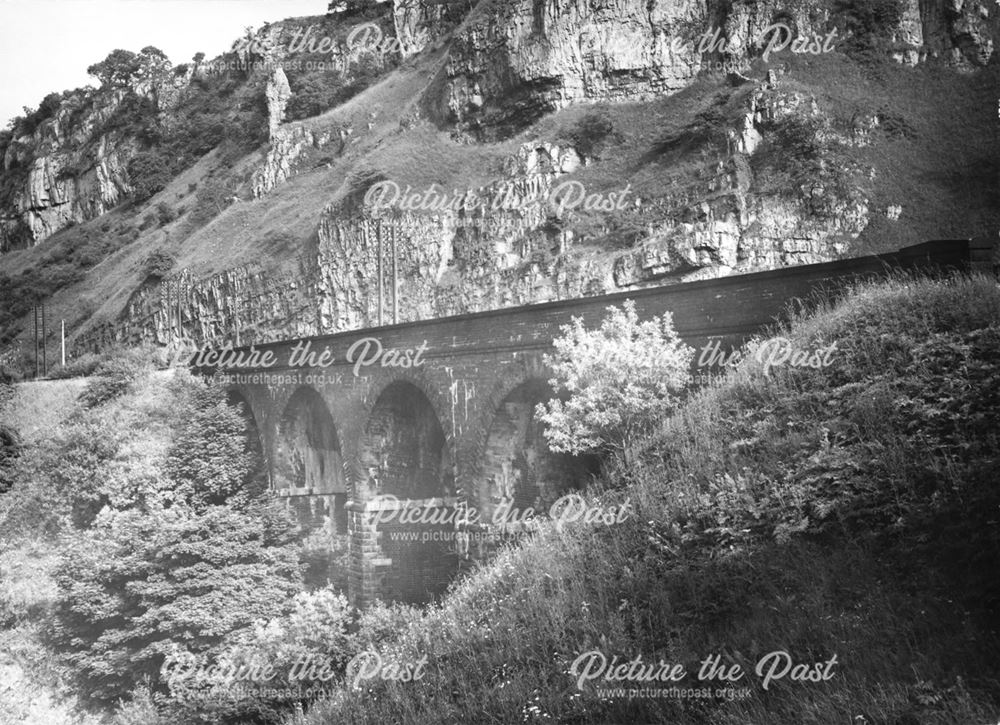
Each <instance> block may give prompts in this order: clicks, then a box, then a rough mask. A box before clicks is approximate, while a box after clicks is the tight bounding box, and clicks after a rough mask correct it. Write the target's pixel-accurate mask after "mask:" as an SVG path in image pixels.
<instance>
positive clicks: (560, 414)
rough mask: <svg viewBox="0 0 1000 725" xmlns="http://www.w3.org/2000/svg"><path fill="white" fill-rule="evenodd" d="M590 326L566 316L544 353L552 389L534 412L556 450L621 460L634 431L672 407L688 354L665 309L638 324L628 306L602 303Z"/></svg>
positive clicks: (644, 428)
mask: <svg viewBox="0 0 1000 725" xmlns="http://www.w3.org/2000/svg"><path fill="white" fill-rule="evenodd" d="M608 313H609V314H608V316H607V317H606V318H605V319H604V320H603V322H602V323H601V326H600V327H599V328H598V329H596V330H588V329H586V328H585V327H584V326H583V320H582V319H580V318H573V322H572V323H571V324H569V325H564V326H563V327H562V329H561V332H562V335H561V336H560V337H559V338H557V339H556V340H554V341H553V345H554V346H555V348H556V353H555V355H551V356H549V355H546V356H545V363H546V364H547V365H550V366H551V367H552V369H553V371H554V373H555V377H554V378H553V379H552V380H551V381H549V382H550V385H552V387H553V389H554V390H555V392H556V393H557V394H559V393H563V392H565V393H568V398H567V399H566V400H561V399H558V398H555V399H553V400H550V401H549V402H548V403H542V404H540V405H539V406H538V408H537V409H536V415H537V416H538V418H539V420H541V421H542V423H544V424H545V426H546V428H545V438H546V440H547V441H548V443H549V448H551V449H552V450H553V451H555V452H557V453H585V452H599V451H610V452H613V453H615V454H618V455H621V456H622V457H623V459H624V462H625V463H626V464H628V463H630V461H631V451H632V448H633V446H634V444H635V443H636V441H637V440H638V439H639V437H640V436H642V435H643V434H645V433H647V432H649V430H650V429H651V427H652V426H653V425H655V424H656V423H657V421H659V420H661V419H663V418H664V417H665V416H666V415H667V414H669V413H670V412H671V411H672V410H673V409H674V408H675V406H676V405H677V402H678V394H679V393H680V392H681V391H683V389H684V387H685V385H686V384H687V382H688V381H689V379H690V373H689V370H690V364H691V358H692V356H693V355H694V351H693V350H692V349H691V348H690V347H688V346H687V345H685V344H684V343H683V342H681V340H680V338H679V337H678V336H677V333H676V332H675V331H674V328H673V321H672V317H671V315H670V313H669V312H668V313H665V314H664V315H663V317H662V318H659V317H654V318H652V319H651V320H647V321H645V322H640V321H639V318H638V315H637V314H636V311H635V303H634V302H632V301H631V300H627V301H626V302H625V304H624V305H623V307H622V309H619V308H617V307H609V308H608Z"/></svg>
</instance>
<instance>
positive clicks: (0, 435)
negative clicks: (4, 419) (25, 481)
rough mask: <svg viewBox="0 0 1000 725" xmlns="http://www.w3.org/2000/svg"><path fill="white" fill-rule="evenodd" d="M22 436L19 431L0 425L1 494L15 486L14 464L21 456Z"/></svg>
mask: <svg viewBox="0 0 1000 725" xmlns="http://www.w3.org/2000/svg"><path fill="white" fill-rule="evenodd" d="M21 448H22V444H21V436H20V434H18V432H17V430H15V429H14V428H12V427H10V426H9V425H6V424H4V423H0V494H4V493H7V491H9V490H10V489H11V488H13V486H14V471H13V466H14V462H15V461H16V460H17V457H18V456H19V455H21Z"/></svg>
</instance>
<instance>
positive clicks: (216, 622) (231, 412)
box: [50, 379, 302, 703]
mask: <svg viewBox="0 0 1000 725" xmlns="http://www.w3.org/2000/svg"><path fill="white" fill-rule="evenodd" d="M178 385H179V387H175V388H174V389H173V395H174V400H173V406H172V411H171V413H172V417H171V420H170V421H169V426H170V428H171V429H172V430H174V431H175V432H174V436H173V443H172V445H171V446H170V448H169V449H168V450H167V453H166V461H165V463H164V464H163V465H162V468H160V469H159V471H158V472H159V473H160V474H161V479H160V480H161V483H160V484H159V485H158V486H155V487H154V489H155V490H153V489H150V490H149V492H148V493H149V494H150V495H146V496H143V495H142V494H141V493H140V495H137V496H134V497H132V501H131V503H129V502H125V504H124V505H121V506H119V507H118V508H117V509H116V508H115V507H114V506H109V507H107V508H105V509H104V511H102V512H101V514H100V515H99V516H98V517H97V518H96V520H95V521H94V523H93V526H92V527H91V528H89V529H86V530H83V531H79V532H76V533H75V534H73V535H71V536H68V537H67V540H66V543H65V545H64V548H63V550H62V560H61V563H60V565H59V567H58V571H57V582H58V585H59V589H60V596H59V601H58V605H57V607H56V611H55V624H54V626H53V629H52V631H51V633H50V638H51V643H52V645H53V647H54V648H55V650H56V651H57V652H59V653H60V654H61V655H62V656H63V658H64V661H65V662H66V663H67V664H68V665H69V668H70V671H71V673H72V674H73V676H74V677H75V678H76V679H77V682H78V685H79V687H80V689H81V691H83V692H86V693H88V694H89V695H90V697H91V698H92V699H93V700H95V701H99V702H105V703H107V702H110V701H113V700H115V699H117V698H121V697H126V696H127V695H128V694H129V693H130V692H132V691H133V690H134V689H135V688H136V687H137V686H138V685H140V684H141V683H142V682H143V681H144V679H145V678H147V677H148V678H151V679H152V681H153V682H156V680H157V674H158V672H159V670H160V667H161V665H162V663H163V661H164V657H165V656H166V655H167V654H169V653H170V652H174V651H176V650H178V648H180V649H184V650H186V651H188V652H191V653H192V654H196V655H199V654H204V655H209V656H212V657H214V656H216V655H218V654H220V653H222V652H223V651H225V649H226V647H227V645H226V642H227V637H229V636H231V635H233V634H234V633H236V632H240V631H243V630H247V628H249V627H250V626H251V625H252V624H253V623H254V622H255V621H256V620H258V619H270V618H273V617H277V616H280V615H282V614H283V613H284V612H285V611H286V609H287V608H288V607H289V606H290V603H291V600H292V597H293V596H294V595H295V594H296V593H297V592H299V591H300V590H301V586H302V573H301V567H300V564H299V554H298V546H297V543H296V536H297V527H296V526H295V525H294V523H293V521H292V520H291V519H290V518H289V515H288V514H287V513H286V512H285V511H283V510H282V509H281V508H280V507H279V506H278V505H277V503H276V502H275V501H274V500H273V499H271V498H270V497H268V496H267V495H266V494H265V491H264V487H263V486H261V485H257V484H256V483H255V481H256V479H255V478H254V472H255V467H254V461H253V458H252V456H250V455H248V452H247V442H246V438H245V430H244V425H243V420H242V417H241V415H240V413H239V412H238V411H237V410H236V409H235V408H233V407H231V406H229V405H228V404H227V403H226V398H225V394H224V391H222V390H221V389H220V388H218V387H212V386H206V385H204V384H202V383H200V382H198V381H193V380H190V379H182V380H181V381H180V382H179V384H178ZM164 474H165V475H164ZM156 687H157V689H158V690H159V691H161V692H162V691H164V683H162V682H160V683H159V684H158V685H156Z"/></svg>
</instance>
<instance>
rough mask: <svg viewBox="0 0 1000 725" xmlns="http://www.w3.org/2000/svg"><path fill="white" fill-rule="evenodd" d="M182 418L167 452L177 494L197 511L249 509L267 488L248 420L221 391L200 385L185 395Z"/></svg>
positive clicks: (168, 468) (169, 473)
mask: <svg viewBox="0 0 1000 725" xmlns="http://www.w3.org/2000/svg"><path fill="white" fill-rule="evenodd" d="M186 397H187V400H186V401H185V404H184V406H183V407H184V418H183V420H181V421H180V427H179V430H178V432H177V435H176V436H175V438H174V443H173V445H172V446H171V448H170V450H169V452H168V454H167V462H166V473H167V475H168V476H169V477H170V480H171V481H172V482H173V486H172V489H173V495H174V496H176V497H180V498H182V499H183V500H184V501H185V502H186V504H187V505H190V506H191V507H193V508H194V509H195V510H201V509H203V508H205V507H207V506H215V505H221V504H222V503H228V505H230V506H233V507H237V508H239V507H241V506H246V505H249V503H250V502H251V501H254V500H256V499H258V498H259V497H261V496H262V495H263V494H264V493H265V491H266V489H267V481H266V479H263V480H262V478H263V477H261V476H260V475H259V471H258V468H257V465H256V464H257V461H255V460H254V456H253V454H252V451H253V450H254V446H253V442H252V441H250V440H248V438H247V436H248V432H247V429H246V428H247V426H246V421H245V419H244V418H243V415H242V414H241V413H240V411H239V409H238V408H236V407H234V406H232V405H230V404H229V403H228V401H227V399H226V397H225V395H224V394H223V392H222V390H221V389H219V388H217V387H211V386H197V387H195V388H194V389H193V390H191V391H189V392H188V393H187V395H186Z"/></svg>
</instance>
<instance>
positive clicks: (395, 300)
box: [392, 225, 399, 325]
mask: <svg viewBox="0 0 1000 725" xmlns="http://www.w3.org/2000/svg"><path fill="white" fill-rule="evenodd" d="M392 324H394V325H396V324H399V277H398V276H397V274H396V226H395V225H393V227H392Z"/></svg>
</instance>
